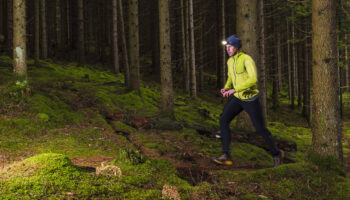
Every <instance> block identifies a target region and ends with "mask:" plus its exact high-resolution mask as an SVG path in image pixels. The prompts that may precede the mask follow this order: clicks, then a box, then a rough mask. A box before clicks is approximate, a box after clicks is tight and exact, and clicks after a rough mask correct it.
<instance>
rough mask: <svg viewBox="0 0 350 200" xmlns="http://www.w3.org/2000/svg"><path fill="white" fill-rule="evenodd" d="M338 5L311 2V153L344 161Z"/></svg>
mask: <svg viewBox="0 0 350 200" xmlns="http://www.w3.org/2000/svg"><path fill="white" fill-rule="evenodd" d="M335 14H336V2H335V1H324V0H312V33H313V35H312V65H313V66H312V69H313V86H314V89H313V91H314V92H313V102H314V107H313V114H312V149H313V151H314V152H316V153H317V154H319V155H321V156H333V157H335V158H337V159H339V160H340V161H343V153H342V141H341V121H340V113H339V100H338V97H339V94H338V89H337V85H336V84H334V83H336V81H337V70H336V67H337V60H336V58H337V57H336V56H337V49H336V24H335Z"/></svg>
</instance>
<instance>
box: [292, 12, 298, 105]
mask: <svg viewBox="0 0 350 200" xmlns="http://www.w3.org/2000/svg"><path fill="white" fill-rule="evenodd" d="M292 17H294V11H292ZM294 23H295V22H293V21H292V63H293V65H292V71H291V79H292V81H291V83H292V85H291V91H292V102H291V108H292V110H294V102H295V94H296V87H297V86H296V84H295V83H296V79H297V77H296V69H297V56H296V53H297V51H296V48H295V24H294Z"/></svg>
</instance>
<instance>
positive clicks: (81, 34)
mask: <svg viewBox="0 0 350 200" xmlns="http://www.w3.org/2000/svg"><path fill="white" fill-rule="evenodd" d="M78 35H79V36H78V38H79V39H78V55H79V56H78V57H79V63H80V64H84V63H85V39H84V38H85V33H84V2H83V0H78Z"/></svg>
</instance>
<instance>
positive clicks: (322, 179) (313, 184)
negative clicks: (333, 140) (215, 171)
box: [219, 162, 350, 199]
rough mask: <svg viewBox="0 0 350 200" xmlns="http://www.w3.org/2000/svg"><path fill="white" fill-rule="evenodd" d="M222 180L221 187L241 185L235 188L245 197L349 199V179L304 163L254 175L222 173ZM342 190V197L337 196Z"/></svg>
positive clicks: (266, 170)
mask: <svg viewBox="0 0 350 200" xmlns="http://www.w3.org/2000/svg"><path fill="white" fill-rule="evenodd" d="M219 177H220V181H221V182H222V184H225V183H227V182H228V181H229V182H231V183H239V184H235V185H233V187H234V190H235V191H236V192H238V193H241V194H242V195H246V194H255V195H259V194H264V196H266V197H268V198H271V199H344V198H345V197H349V195H350V193H349V191H348V190H347V189H345V188H343V187H344V186H347V185H348V184H349V182H350V180H349V179H345V178H342V177H340V176H337V175H336V174H334V173H332V172H322V171H319V168H318V167H317V166H315V165H312V164H310V163H305V162H302V163H295V164H285V165H281V166H279V167H277V168H268V169H261V170H257V171H255V172H228V171H221V172H220V173H219ZM340 188H342V193H337V192H338V190H339V189H340ZM252 191H254V192H252Z"/></svg>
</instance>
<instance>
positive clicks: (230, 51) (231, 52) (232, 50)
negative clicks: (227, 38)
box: [226, 44, 237, 56]
mask: <svg viewBox="0 0 350 200" xmlns="http://www.w3.org/2000/svg"><path fill="white" fill-rule="evenodd" d="M236 51H237V48H236V47H234V46H232V45H229V44H226V52H227V54H228V55H229V56H233V55H234V54H235V53H236Z"/></svg>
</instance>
